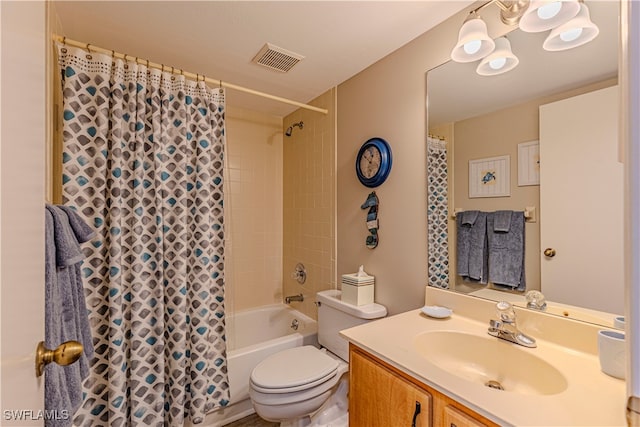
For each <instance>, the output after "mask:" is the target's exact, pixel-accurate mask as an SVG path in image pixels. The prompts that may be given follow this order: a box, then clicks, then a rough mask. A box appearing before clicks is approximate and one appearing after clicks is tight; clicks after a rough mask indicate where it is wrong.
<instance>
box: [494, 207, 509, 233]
mask: <svg viewBox="0 0 640 427" xmlns="http://www.w3.org/2000/svg"><path fill="white" fill-rule="evenodd" d="M512 213H513V211H496V212H494V214H493V231H502V232H505V233H507V232H508V231H509V227H511V214H512Z"/></svg>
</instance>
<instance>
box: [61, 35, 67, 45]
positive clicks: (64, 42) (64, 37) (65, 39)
mask: <svg viewBox="0 0 640 427" xmlns="http://www.w3.org/2000/svg"><path fill="white" fill-rule="evenodd" d="M62 44H63V45H65V46H66V45H67V36H62Z"/></svg>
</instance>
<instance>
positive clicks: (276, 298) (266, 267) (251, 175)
mask: <svg viewBox="0 0 640 427" xmlns="http://www.w3.org/2000/svg"><path fill="white" fill-rule="evenodd" d="M226 119H227V120H226V135H227V151H226V155H227V160H228V163H227V166H228V167H227V168H226V169H225V177H224V178H225V193H226V199H225V219H224V220H225V231H226V257H225V262H226V263H225V277H226V284H227V288H226V289H227V292H226V301H227V309H228V310H243V309H247V308H251V307H257V306H261V305H265V304H274V303H277V302H280V301H281V300H282V267H281V266H282V119H281V118H280V117H275V116H270V115H267V114H263V113H257V112H254V111H250V110H245V109H241V108H234V107H233V106H229V107H227V114H226Z"/></svg>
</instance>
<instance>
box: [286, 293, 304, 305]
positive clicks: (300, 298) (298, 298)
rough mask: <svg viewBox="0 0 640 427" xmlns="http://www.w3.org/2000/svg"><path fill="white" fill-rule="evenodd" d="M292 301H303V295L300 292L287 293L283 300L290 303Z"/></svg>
mask: <svg viewBox="0 0 640 427" xmlns="http://www.w3.org/2000/svg"><path fill="white" fill-rule="evenodd" d="M292 301H299V302H302V301H304V296H303V295H302V294H298V295H289V296H288V297H284V302H285V303H287V304H291V302H292Z"/></svg>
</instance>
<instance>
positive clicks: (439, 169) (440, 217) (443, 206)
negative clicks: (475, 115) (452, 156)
mask: <svg viewBox="0 0 640 427" xmlns="http://www.w3.org/2000/svg"><path fill="white" fill-rule="evenodd" d="M447 170H448V168H447V142H446V141H442V140H439V139H436V138H432V137H428V138H427V201H428V207H427V230H428V231H427V233H428V237H427V241H428V244H429V250H428V256H429V260H428V274H429V285H430V286H435V287H438V288H442V289H447V288H449V238H448V234H449V233H448V227H449V201H448V191H449V190H448V189H449V185H448V180H449V174H448V172H447Z"/></svg>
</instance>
